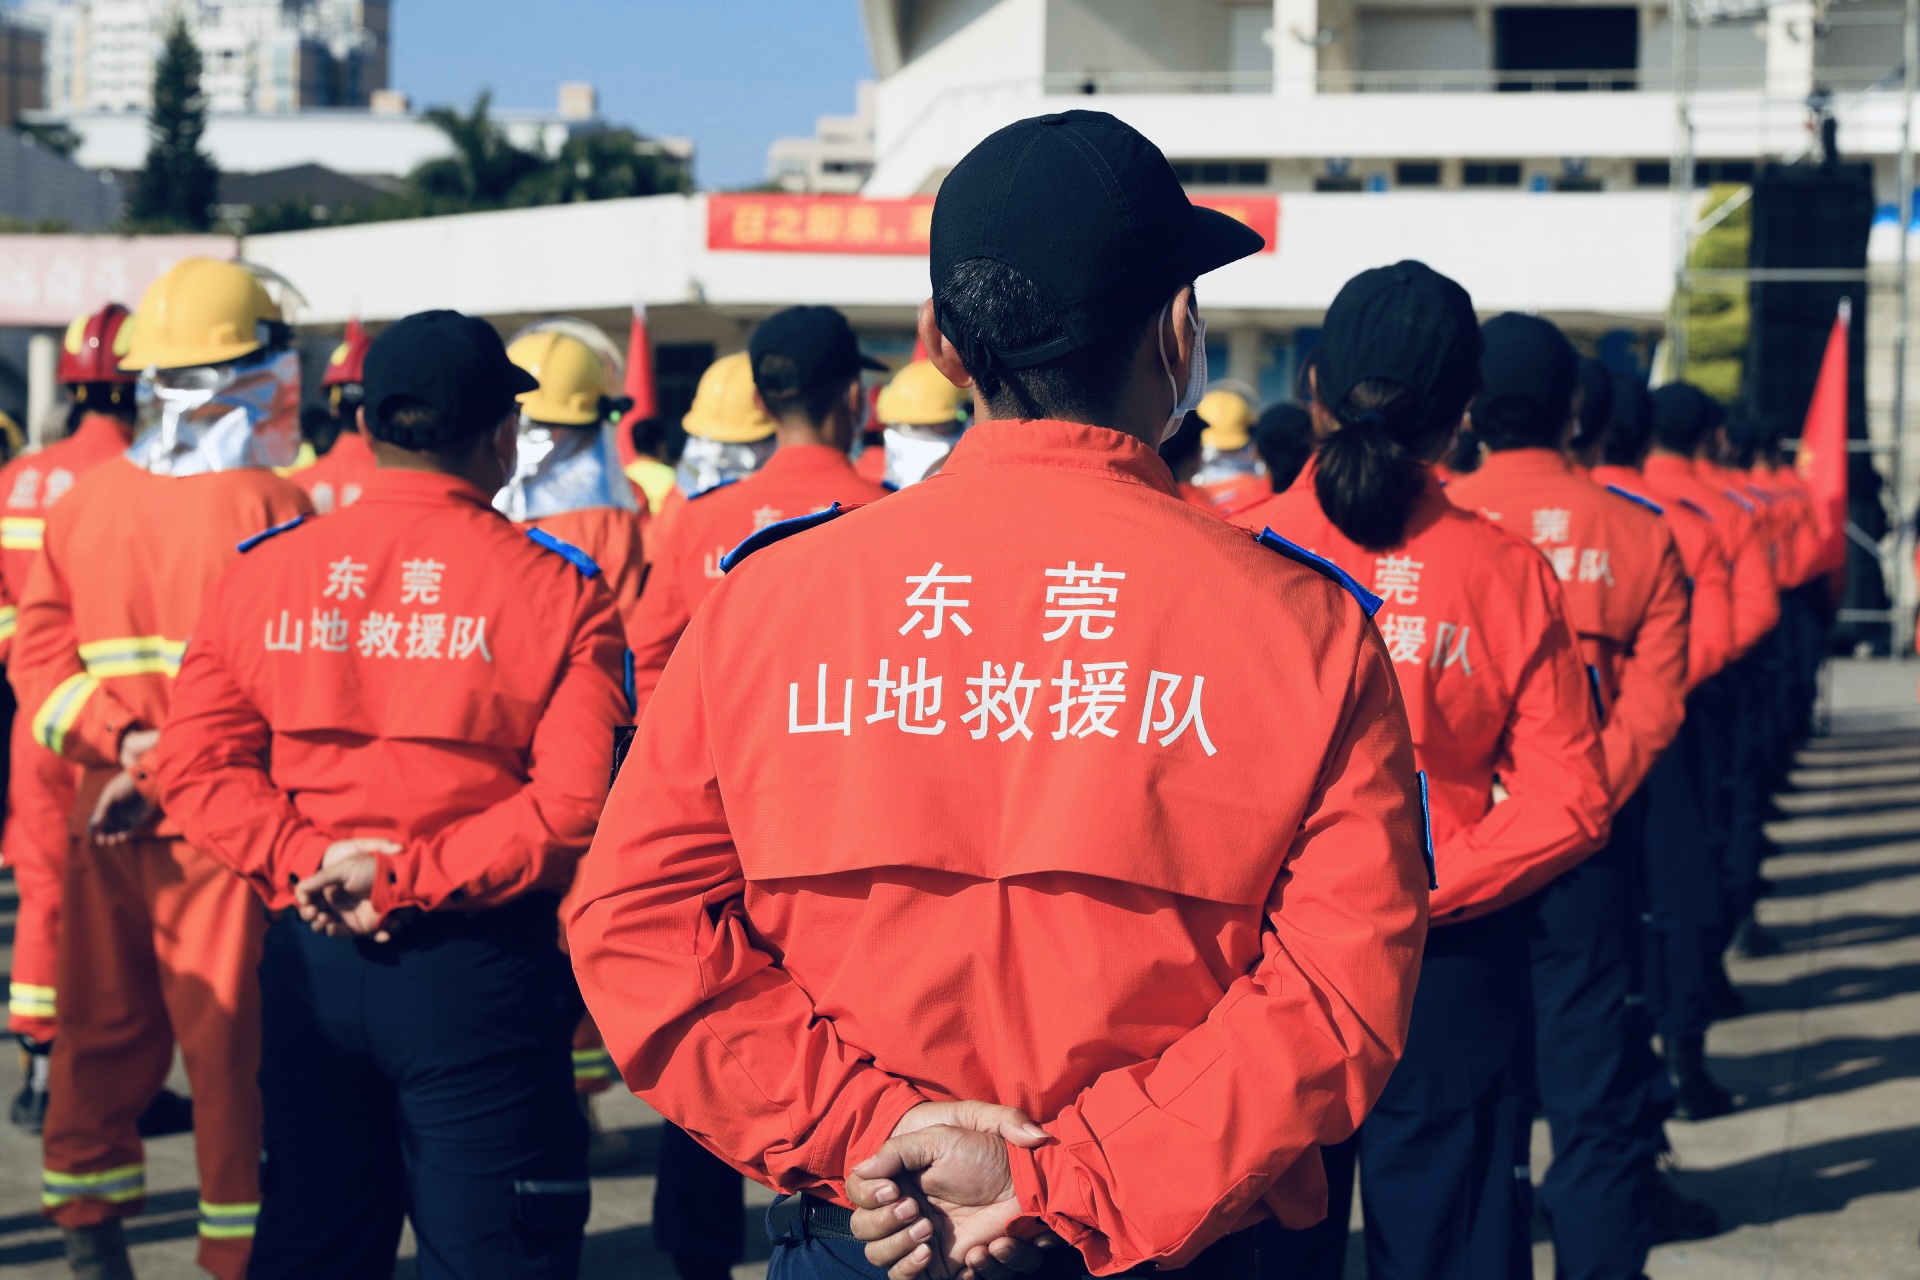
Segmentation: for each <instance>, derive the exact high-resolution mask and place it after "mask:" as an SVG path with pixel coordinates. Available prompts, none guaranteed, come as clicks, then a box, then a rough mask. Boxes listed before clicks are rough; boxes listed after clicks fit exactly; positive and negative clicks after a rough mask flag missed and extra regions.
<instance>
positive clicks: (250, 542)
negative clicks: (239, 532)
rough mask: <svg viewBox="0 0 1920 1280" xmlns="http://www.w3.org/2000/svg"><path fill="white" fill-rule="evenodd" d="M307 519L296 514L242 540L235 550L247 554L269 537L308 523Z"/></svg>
mask: <svg viewBox="0 0 1920 1280" xmlns="http://www.w3.org/2000/svg"><path fill="white" fill-rule="evenodd" d="M306 519H307V518H306V517H305V516H295V517H294V518H293V519H291V520H288V521H285V522H283V523H281V524H277V525H275V526H273V528H271V529H262V530H261V531H260V532H259V533H256V534H254V535H253V536H252V537H251V538H248V539H247V540H246V541H244V542H242V543H241V544H240V545H239V546H237V547H235V548H234V550H236V551H238V552H240V554H242V555H245V554H246V553H247V552H249V551H251V550H253V549H254V548H255V547H257V546H259V545H260V544H261V543H263V542H265V541H266V540H267V539H268V538H271V537H274V536H276V535H278V534H282V533H285V532H286V531H287V530H289V529H291V528H293V527H294V526H295V525H300V524H304V523H306Z"/></svg>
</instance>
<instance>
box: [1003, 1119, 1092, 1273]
mask: <svg viewBox="0 0 1920 1280" xmlns="http://www.w3.org/2000/svg"><path fill="white" fill-rule="evenodd" d="M1040 1127H1041V1128H1043V1129H1045V1130H1047V1131H1048V1132H1049V1133H1053V1135H1054V1139H1053V1141H1052V1142H1049V1143H1047V1144H1046V1145H1045V1146H1039V1147H1016V1146H1014V1145H1013V1144H1012V1143H1008V1144H1007V1163H1008V1164H1009V1165H1010V1166H1011V1168H1012V1170H1013V1195H1014V1199H1016V1200H1018V1201H1019V1202H1020V1215H1021V1218H1022V1219H1025V1218H1031V1219H1034V1220H1036V1221H1038V1222H1040V1223H1041V1224H1042V1225H1043V1226H1045V1227H1046V1229H1047V1230H1049V1231H1051V1232H1053V1234H1055V1235H1057V1236H1059V1237H1060V1238H1061V1239H1062V1240H1064V1241H1065V1242H1066V1243H1067V1244H1069V1245H1072V1246H1073V1247H1074V1248H1075V1249H1078V1250H1080V1251H1081V1252H1082V1253H1085V1252H1086V1245H1087V1243H1088V1242H1089V1241H1090V1240H1091V1239H1092V1237H1093V1236H1094V1235H1096V1234H1097V1233H1096V1232H1095V1231H1094V1229H1093V1227H1092V1226H1090V1225H1089V1224H1090V1223H1091V1222H1092V1221H1093V1217H1094V1212H1093V1205H1092V1203H1091V1202H1089V1201H1087V1200H1086V1199H1084V1198H1083V1197H1080V1196H1076V1195H1074V1194H1073V1193H1074V1192H1075V1191H1076V1190H1077V1189H1078V1188H1079V1187H1080V1185H1081V1183H1080V1178H1079V1177H1078V1175H1077V1174H1076V1172H1075V1171H1074V1170H1073V1169H1072V1168H1071V1167H1070V1165H1069V1164H1067V1163H1063V1161H1064V1160H1065V1157H1066V1147H1065V1145H1064V1143H1063V1141H1062V1139H1061V1136H1060V1134H1059V1133H1057V1132H1056V1131H1055V1129H1054V1126H1052V1125H1042V1126H1040ZM1019 1220H1020V1219H1016V1221H1019Z"/></svg>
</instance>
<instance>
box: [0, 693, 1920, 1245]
mask: <svg viewBox="0 0 1920 1280" xmlns="http://www.w3.org/2000/svg"><path fill="white" fill-rule="evenodd" d="M1917 678H1920V665H1916V664H1913V663H1907V664H1900V665H1889V664H1878V665H1868V664H1857V663H1842V664H1837V665H1836V667H1835V668H1834V670H1833V672H1832V675H1831V680H1830V685H1829V687H1830V693H1831V696H1830V699H1829V704H1830V707H1831V723H1830V725H1829V728H1828V732H1827V734H1826V735H1825V736H1823V737H1822V738H1820V739H1819V740H1817V741H1815V742H1814V743H1812V744H1811V745H1810V746H1809V747H1808V748H1807V749H1806V750H1805V751H1803V752H1802V753H1801V756H1800V761H1799V768H1798V770H1797V772H1796V773H1795V776H1794V779H1793V782H1794V790H1793V792H1792V793H1791V794H1790V795H1788V796H1786V797H1783V798H1782V807H1783V809H1785V810H1786V812H1787V813H1788V815H1789V816H1788V817H1787V818H1786V819H1785V820H1784V821H1782V822H1780V823H1778V824H1776V825H1774V826H1773V827H1772V828H1771V831H1772V834H1773V835H1774V838H1775V839H1776V840H1777V841H1778V842H1779V844H1780V848H1781V856H1779V857H1778V858H1776V859H1774V860H1773V861H1772V862H1770V863H1769V864H1768V866H1767V875H1768V877H1769V879H1770V880H1771V881H1772V882H1773V886H1774V894H1773V896H1772V897H1770V898H1768V899H1767V900H1766V901H1764V902H1763V903H1762V904H1761V917H1762V920H1763V921H1764V922H1765V924H1766V925H1767V927H1768V928H1769V929H1770V930H1772V931H1773V933H1774V934H1775V936H1776V937H1778V938H1779V939H1780V940H1781V941H1782V942H1783V943H1784V944H1785V947H1784V949H1783V951H1782V952H1781V954H1780V955H1778V956H1774V957H1771V958H1768V959H1766V960H1756V961H1749V962H1745V963H1741V964H1738V965H1736V966H1735V968H1734V978H1735V981H1736V982H1737V983H1738V984H1739V987H1740V990H1741V993H1742V994H1743V995H1744V997H1745V998H1746V1000H1747V1003H1748V1006H1749V1009H1750V1012H1749V1013H1748V1014H1747V1016H1745V1017H1742V1018H1739V1019H1736V1020H1734V1021H1731V1022H1727V1023H1724V1024H1722V1025H1721V1026H1719V1027H1716V1028H1715V1029H1714V1032H1713V1036H1712V1039H1711V1041H1710V1043H1709V1050H1710V1052H1711V1055H1712V1058H1713V1062H1712V1067H1713V1070H1714V1071H1715V1072H1716V1073H1717V1074H1718V1076H1719V1077H1720V1079H1721V1080H1722V1081H1723V1082H1724V1083H1726V1084H1727V1085H1728V1087H1730V1088H1732V1089H1734V1090H1735V1091H1736V1092H1738V1093H1739V1094H1740V1095H1741V1096H1742V1100H1743V1102H1744V1104H1745V1105H1744V1108H1743V1109H1742V1110H1741V1111H1740V1112H1738V1113H1736V1114H1735V1115H1732V1116H1729V1117H1727V1118H1725V1119H1723V1120H1717V1121H1713V1122H1711V1123H1708V1124H1700V1125H1686V1124H1675V1125H1672V1126H1671V1133H1672V1138H1673V1145H1674V1147H1675V1149H1676V1152H1677V1154H1678V1156H1679V1159H1680V1163H1681V1172H1680V1173H1679V1175H1678V1177H1679V1181H1680V1185H1681V1186H1682V1188H1683V1189H1684V1190H1685V1191H1686V1192H1687V1193H1688V1194H1690V1195H1694V1196H1697V1197H1699V1198H1701V1199H1705V1200H1708V1201H1710V1202H1712V1203H1713V1204H1714V1205H1716V1206H1717V1207H1718V1208H1719V1210H1720V1211H1721V1213H1722V1214H1723V1215H1724V1216H1725V1219H1726V1223H1727V1230H1726V1231H1725V1232H1724V1233H1723V1234H1722V1235H1720V1236H1718V1237H1716V1238H1714V1239H1711V1240H1705V1241H1700V1242H1697V1243H1692V1244H1687V1245H1675V1246H1671V1247H1668V1248H1665V1249H1662V1250H1660V1251H1659V1252H1657V1253H1656V1254H1655V1255H1654V1258H1653V1261H1652V1264H1651V1267H1650V1270H1651V1272H1652V1274H1653V1277H1654V1280H1723V1278H1724V1280H1734V1278H1735V1277H1738V1278H1739V1280H1814V1278H1816V1277H1819V1278H1821V1280H1824V1278H1825V1277H1829V1276H1836V1275H1846V1276H1856V1277H1860V1278H1861V1280H1883V1278H1884V1280H1920V1242H1917V1241H1916V1232H1920V704H1916V696H1915V687H1916V679H1917ZM12 909H13V900H12V884H11V882H10V881H0V948H4V947H5V946H10V945H11V941H12ZM6 959H7V956H6V955H5V953H4V950H0V964H4V963H5V962H6ZM0 1082H3V1083H4V1085H5V1090H6V1092H7V1093H8V1094H11V1092H12V1090H13V1089H14V1088H15V1087H16V1080H15V1078H14V1077H13V1076H12V1075H11V1072H10V1069H8V1068H0ZM602 1115H603V1118H604V1119H605V1121H606V1122H607V1123H609V1124H610V1125H612V1126H613V1127H616V1128H625V1129H628V1130H630V1131H631V1132H632V1133H633V1136H634V1137H635V1138H636V1139H637V1141H638V1154H637V1158H636V1159H635V1160H634V1162H633V1163H632V1165H631V1167H629V1168H628V1169H626V1170H623V1171H621V1172H619V1173H616V1174H614V1175H612V1176H608V1177H603V1178H600V1179H597V1180H596V1182H595V1186H594V1211H593V1220H592V1222H591V1223H590V1224H589V1227H588V1232H589V1238H588V1241H587V1264H586V1266H585V1268H584V1275H585V1276H587V1277H589V1278H590V1280H603V1278H606V1280H611V1278H612V1277H632V1278H635V1280H655V1278H662V1280H664V1278H665V1277H668V1276H670V1275H671V1274H672V1272H671V1268H670V1267H669V1266H668V1264H667V1261H666V1259H665V1258H663V1257H662V1256H661V1255H660V1254H659V1253H658V1252H657V1251H656V1250H655V1249H654V1248H653V1243H652V1228H651V1226H650V1218H651V1213H650V1207H651V1201H652V1190H653V1178H652V1173H651V1169H652V1151H653V1146H654V1135H655V1134H656V1132H657V1129H656V1127H655V1126H656V1125H657V1119H656V1118H655V1117H654V1116H653V1115H652V1113H651V1112H650V1111H649V1110H648V1109H647V1107H646V1106H645V1105H644V1104H642V1103H640V1102H638V1101H637V1100H635V1099H633V1098H631V1097H628V1096H626V1095H625V1094H623V1093H622V1094H619V1095H617V1096H609V1097H608V1098H606V1099H604V1100H603V1107H602ZM149 1161H150V1170H149V1178H150V1185H151V1186H152V1187H153V1188H154V1195H153V1196H152V1198H151V1199H150V1200H149V1201H148V1204H147V1211H146V1212H145V1213H144V1214H142V1215H141V1216H140V1217H139V1218H138V1219H136V1220H135V1222H134V1224H133V1226H132V1228H131V1231H130V1235H131V1236H132V1238H133V1239H134V1241H135V1242H136V1248H135V1260H136V1265H137V1266H138V1267H139V1270H140V1274H141V1276H142V1277H143V1278H144V1280H166V1278H169V1277H183V1278H184V1277H190V1276H194V1275H197V1274H198V1273H197V1271H196V1270H195V1269H194V1267H193V1266H192V1254H193V1234H194V1208H195V1199H196V1197H195V1195H194V1192H193V1191H192V1189H191V1188H192V1185H193V1184H192V1171H193V1158H192V1151H191V1149H190V1146H189V1144H188V1142H187V1140H185V1139H183V1138H169V1139H164V1140H162V1141H159V1142H156V1143H154V1144H153V1145H152V1148H151V1150H150V1152H149ZM38 1165H39V1150H38V1146H37V1144H36V1143H35V1142H33V1141H32V1140H30V1139H28V1138H26V1137H25V1136H23V1135H21V1134H19V1133H18V1132H17V1131H15V1130H13V1129H12V1128H10V1127H8V1126H5V1125H0V1272H4V1273H5V1274H6V1275H8V1276H9V1277H16V1276H17V1277H19V1278H20V1280H53V1277H57V1276H61V1275H64V1274H65V1270H66V1269H65V1267H64V1265H63V1264H62V1263H61V1261H60V1258H59V1247H60V1246H59V1239H58V1235H57V1233H55V1232H52V1231H49V1230H48V1229H47V1228H46V1227H45V1225H44V1224H43V1223H42V1221H41V1219H40V1217H39V1214H38V1200H39V1188H38ZM1545 1165H1546V1155H1545V1152H1544V1150H1543V1151H1541V1152H1540V1153H1539V1155H1538V1156H1537V1158H1536V1161H1535V1167H1536V1168H1542V1169H1543V1168H1544V1167H1545ZM753 1199H754V1200H756V1201H757V1202H758V1203H761V1204H764V1203H765V1201H766V1199H767V1197H766V1196H765V1195H764V1194H760V1195H756V1196H755V1197H753ZM748 1212H749V1214H750V1215H755V1216H757V1214H756V1211H754V1210H748ZM748 1238H749V1239H750V1240H753V1241H756V1242H758V1241H759V1240H761V1239H762V1237H761V1235H760V1233H759V1232H758V1231H754V1230H750V1231H749V1233H748ZM1358 1253H1359V1251H1358V1250H1357V1249H1356V1250H1354V1255H1355V1256H1354V1263H1355V1266H1354V1269H1353V1270H1352V1272H1351V1273H1350V1274H1352V1275H1353V1276H1355V1277H1359V1276H1361V1275H1363V1274H1364V1272H1363V1269H1362V1268H1360V1266H1359V1264H1358ZM764 1254H765V1246H764V1245H763V1244H758V1243H756V1258H755V1260H754V1261H751V1262H749V1263H748V1265H747V1266H745V1267H742V1268H740V1269H739V1271H738V1273H737V1274H738V1276H739V1277H741V1280H745V1278H746V1277H750V1276H758V1275H760V1274H762V1273H763V1272H764V1261H763V1259H764ZM1537 1259H1538V1274H1539V1276H1540V1277H1541V1278H1542V1280H1546V1278H1547V1277H1549V1276H1551V1274H1552V1257H1551V1250H1550V1249H1549V1248H1548V1246H1546V1245H1545V1244H1542V1245H1541V1246H1540V1247H1539V1249H1538V1253H1537ZM397 1274H398V1276H401V1277H408V1278H410V1277H411V1276H412V1275H413V1268H412V1264H411V1262H410V1261H407V1260H403V1261H402V1263H401V1266H400V1268H399V1271H398V1273H397Z"/></svg>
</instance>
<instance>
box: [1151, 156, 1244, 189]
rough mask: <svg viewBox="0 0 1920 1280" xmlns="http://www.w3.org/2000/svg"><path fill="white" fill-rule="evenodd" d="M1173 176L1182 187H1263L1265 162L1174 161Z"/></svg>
mask: <svg viewBox="0 0 1920 1280" xmlns="http://www.w3.org/2000/svg"><path fill="white" fill-rule="evenodd" d="M1173 176H1174V177H1176V178H1178V179H1179V180H1180V183H1181V185H1183V186H1189V187H1191V186H1202V187H1264V186H1266V185H1267V162H1266V161H1265V160H1175V161H1174V162H1173Z"/></svg>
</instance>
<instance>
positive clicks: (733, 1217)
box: [653, 1124, 747, 1267]
mask: <svg viewBox="0 0 1920 1280" xmlns="http://www.w3.org/2000/svg"><path fill="white" fill-rule="evenodd" d="M655 1174H656V1177H655V1179H654V1184H653V1243H654V1245H655V1247H657V1248H658V1249H659V1250H660V1252H662V1253H664V1254H666V1255H668V1256H669V1257H672V1258H676V1259H687V1260H690V1261H693V1262H696V1263H703V1264H707V1265H708V1266H710V1267H731V1266H733V1265H735V1264H736V1263H739V1262H742V1261H744V1260H745V1259H746V1256H747V1229H746V1216H745V1208H744V1206H743V1204H742V1203H741V1192H742V1190H744V1188H745V1186H746V1179H745V1178H744V1177H742V1176H741V1175H740V1172H739V1171H738V1170H737V1169H735V1168H734V1167H733V1166H732V1165H730V1164H728V1163H727V1162H726V1161H724V1160H722V1159H721V1158H720V1157H719V1156H716V1155H714V1154H713V1153H712V1152H711V1151H708V1150H707V1149H706V1148H705V1147H703V1146H701V1145H700V1144H699V1143H697V1142H695V1141H694V1140H693V1139H692V1138H690V1137H688V1136H687V1131H686V1130H685V1129H682V1128H680V1127H679V1126H678V1125H672V1124H663V1125H661V1126H660V1160H659V1164H658V1165H657V1166H656V1168H655Z"/></svg>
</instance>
